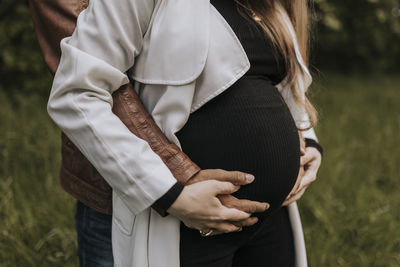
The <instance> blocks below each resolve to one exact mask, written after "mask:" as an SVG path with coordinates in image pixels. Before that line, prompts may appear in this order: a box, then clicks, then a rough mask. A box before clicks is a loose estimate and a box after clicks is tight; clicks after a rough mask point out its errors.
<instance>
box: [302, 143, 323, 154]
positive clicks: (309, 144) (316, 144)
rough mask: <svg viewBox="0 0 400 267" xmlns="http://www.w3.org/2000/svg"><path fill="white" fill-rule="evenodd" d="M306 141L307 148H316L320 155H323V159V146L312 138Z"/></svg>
mask: <svg viewBox="0 0 400 267" xmlns="http://www.w3.org/2000/svg"><path fill="white" fill-rule="evenodd" d="M305 141H306V147H314V148H316V149H317V150H318V151H319V153H320V154H321V157H322V156H323V151H324V150H323V148H322V146H321V145H320V144H319V143H318V142H317V141H315V140H314V139H311V138H305Z"/></svg>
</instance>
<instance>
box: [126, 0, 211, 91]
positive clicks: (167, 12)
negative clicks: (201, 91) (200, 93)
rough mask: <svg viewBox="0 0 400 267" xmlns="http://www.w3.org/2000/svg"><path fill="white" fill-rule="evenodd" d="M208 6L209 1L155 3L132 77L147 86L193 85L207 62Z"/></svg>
mask: <svg viewBox="0 0 400 267" xmlns="http://www.w3.org/2000/svg"><path fill="white" fill-rule="evenodd" d="M210 5H211V4H210V0H195V1H188V0H158V2H157V4H156V7H155V11H154V14H153V18H152V21H151V22H150V24H151V25H150V28H149V29H148V31H147V32H146V34H145V36H144V40H143V47H142V51H141V53H140V56H139V57H137V62H136V65H137V66H140V67H137V68H134V70H133V73H132V77H133V78H134V79H135V80H137V81H139V82H142V83H146V84H164V85H183V84H187V83H190V82H192V81H194V80H195V79H196V78H197V77H198V76H199V75H200V73H201V72H202V70H203V68H204V66H205V63H206V59H207V54H208V47H209V32H210V19H209V17H210ZM150 39H151V41H150Z"/></svg>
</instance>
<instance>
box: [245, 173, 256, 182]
mask: <svg viewBox="0 0 400 267" xmlns="http://www.w3.org/2000/svg"><path fill="white" fill-rule="evenodd" d="M254 179H255V177H254V175H252V174H248V173H246V181H247V182H249V183H250V182H253V181H254Z"/></svg>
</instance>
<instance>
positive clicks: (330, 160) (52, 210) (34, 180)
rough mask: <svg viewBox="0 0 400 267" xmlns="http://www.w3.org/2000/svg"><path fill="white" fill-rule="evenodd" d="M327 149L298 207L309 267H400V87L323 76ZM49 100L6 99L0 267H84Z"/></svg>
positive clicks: (317, 97) (392, 81)
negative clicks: (62, 184)
mask: <svg viewBox="0 0 400 267" xmlns="http://www.w3.org/2000/svg"><path fill="white" fill-rule="evenodd" d="M317 80H318V81H317V82H316V83H315V84H314V94H313V99H314V102H315V103H316V104H317V107H318V108H319V110H320V122H319V125H318V126H317V128H316V131H317V135H318V137H319V141H320V143H321V144H322V145H323V147H324V150H325V156H324V159H323V165H322V167H321V169H320V172H319V175H318V180H317V181H316V182H315V183H314V184H313V185H312V186H311V187H310V188H309V189H308V191H307V192H306V195H305V196H304V197H303V198H302V199H301V200H300V201H299V205H300V209H301V214H302V218H303V224H304V231H305V235H306V242H307V249H308V256H309V262H310V266H318V267H319V266H351V267H353V266H400V208H399V207H400V146H399V145H398V142H399V140H400V138H399V137H400V91H399V89H400V85H399V84H400V78H396V77H386V76H385V77H382V76H380V77H368V78H367V77H345V76H339V75H327V76H320V77H319V78H318V79H317ZM45 106H46V99H45V97H39V96H35V95H31V96H25V97H22V96H21V95H13V96H9V95H6V94H4V93H2V92H0V164H1V167H0V266H24V267H25V266H77V258H76V256H75V250H76V236H75V231H74V224H73V215H74V200H73V199H72V198H71V197H69V196H68V195H67V194H66V193H64V192H63V191H62V190H61V189H60V187H59V184H58V168H59V162H60V151H59V150H60V142H59V139H60V138H59V130H58V129H57V128H56V127H55V125H54V124H53V123H52V122H51V121H50V119H49V118H48V116H47V113H46V108H45Z"/></svg>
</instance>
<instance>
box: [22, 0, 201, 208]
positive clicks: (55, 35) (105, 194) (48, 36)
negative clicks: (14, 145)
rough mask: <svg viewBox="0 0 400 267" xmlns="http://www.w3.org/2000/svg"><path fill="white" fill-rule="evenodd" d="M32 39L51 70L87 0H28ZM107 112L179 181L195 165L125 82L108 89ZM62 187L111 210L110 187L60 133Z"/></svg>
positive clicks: (194, 170) (93, 205)
mask: <svg viewBox="0 0 400 267" xmlns="http://www.w3.org/2000/svg"><path fill="white" fill-rule="evenodd" d="M29 4H30V10H31V15H32V19H33V22H34V26H35V32H36V35H37V39H38V42H39V45H40V48H41V50H42V53H43V56H44V59H45V62H46V64H47V65H48V67H49V69H50V71H51V73H52V74H54V73H55V72H56V70H57V66H58V64H59V60H60V56H61V50H60V41H61V39H62V38H64V37H67V36H70V35H71V34H72V32H73V30H74V28H75V24H76V19H77V16H78V15H79V13H80V12H81V11H82V10H83V9H85V8H86V7H87V4H88V0H29ZM113 101H114V104H113V112H114V113H115V114H116V115H117V116H118V117H119V118H120V119H121V121H122V122H123V123H124V124H125V125H126V126H127V127H128V128H129V130H130V131H131V132H132V133H133V134H135V135H137V136H138V137H140V138H142V139H144V140H146V141H147V142H148V143H149V144H150V146H151V148H152V149H153V151H154V152H155V153H157V154H158V155H159V156H160V157H161V158H162V160H163V161H164V163H165V164H166V165H167V166H168V168H169V169H170V170H171V172H172V174H173V175H174V177H175V178H176V179H177V180H178V182H180V183H182V184H185V183H186V182H187V181H188V180H189V179H190V178H191V177H192V176H193V175H195V174H196V173H197V172H198V171H200V168H199V167H198V166H197V165H196V164H195V163H193V162H192V161H191V160H190V159H189V158H188V157H187V156H186V154H184V153H183V152H182V151H181V150H180V149H179V147H177V146H176V145H175V144H171V143H169V141H168V140H167V139H166V137H165V136H164V134H163V133H162V131H161V130H160V129H159V127H158V126H157V125H156V123H155V122H154V121H153V119H152V117H151V115H150V114H149V113H148V112H147V110H146V109H145V107H144V106H143V104H142V102H141V101H140V98H139V97H138V95H137V94H136V91H135V90H134V89H133V86H132V84H130V83H129V84H127V85H125V86H123V87H121V88H120V89H119V90H117V91H115V92H114V94H113ZM61 139H62V143H61V152H62V162H61V170H60V182H61V186H62V188H63V189H64V190H65V191H67V192H68V193H69V194H71V195H72V196H73V197H75V198H76V199H78V200H80V201H81V202H83V203H84V204H85V205H87V206H89V207H90V208H92V209H94V210H97V211H99V212H102V213H106V214H111V213H112V195H111V194H112V189H111V187H110V186H109V185H108V183H107V182H106V181H105V180H104V178H103V177H102V176H101V175H100V174H99V173H98V172H97V170H96V169H95V168H94V167H93V165H92V164H91V163H90V162H89V161H88V160H87V159H86V158H85V156H83V154H82V153H81V152H80V151H79V150H78V148H77V147H76V146H75V145H74V144H73V143H72V142H71V141H70V140H69V139H68V137H67V136H66V135H65V134H64V133H61Z"/></svg>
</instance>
